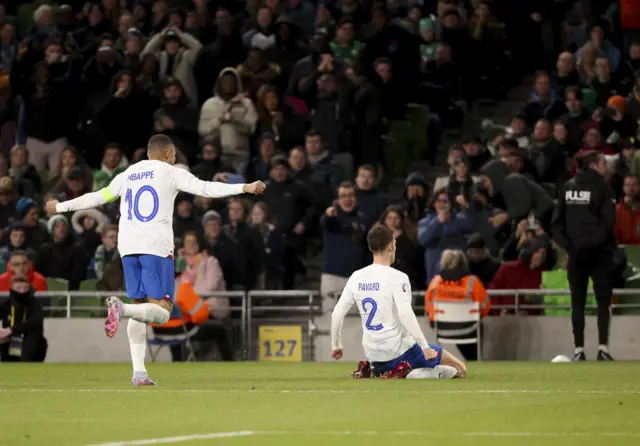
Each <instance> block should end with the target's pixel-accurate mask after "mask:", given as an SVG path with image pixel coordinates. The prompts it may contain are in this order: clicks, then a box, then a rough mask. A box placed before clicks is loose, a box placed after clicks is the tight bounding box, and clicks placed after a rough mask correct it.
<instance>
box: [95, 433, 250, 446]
mask: <svg viewBox="0 0 640 446" xmlns="http://www.w3.org/2000/svg"><path fill="white" fill-rule="evenodd" d="M255 434H256V433H255V432H253V431H238V432H213V433H210V434H194V435H182V436H179V437H163V438H148V439H146V440H131V441H115V442H111V443H96V444H93V445H89V446H138V445H148V444H169V443H184V442H185V441H195V440H212V439H215V438H230V437H250V436H252V435H255Z"/></svg>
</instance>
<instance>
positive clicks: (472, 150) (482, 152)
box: [453, 137, 491, 172]
mask: <svg viewBox="0 0 640 446" xmlns="http://www.w3.org/2000/svg"><path fill="white" fill-rule="evenodd" d="M460 146H461V147H462V150H463V151H464V156H462V157H461V158H463V159H467V161H468V164H467V167H468V169H469V171H471V172H477V171H478V170H480V168H481V167H482V166H484V164H485V163H486V162H487V161H489V160H490V159H491V153H489V151H488V150H487V148H486V147H485V145H484V143H483V142H482V140H481V139H480V138H478V137H472V138H466V139H463V140H462V141H461V142H460ZM453 166H454V167H455V164H454V165H453Z"/></svg>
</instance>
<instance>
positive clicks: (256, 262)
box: [223, 197, 282, 290]
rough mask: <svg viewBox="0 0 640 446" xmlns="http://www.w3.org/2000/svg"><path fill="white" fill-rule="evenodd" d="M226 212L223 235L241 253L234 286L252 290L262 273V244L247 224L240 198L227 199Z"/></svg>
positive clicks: (256, 232)
mask: <svg viewBox="0 0 640 446" xmlns="http://www.w3.org/2000/svg"><path fill="white" fill-rule="evenodd" d="M281 199H282V197H281ZM227 211H228V213H229V223H228V224H226V225H224V227H223V230H224V233H225V234H226V235H227V237H229V238H230V239H231V241H232V242H233V246H234V248H233V249H237V250H238V251H239V252H241V253H242V259H241V260H242V263H241V264H238V265H237V266H235V268H236V271H234V277H235V278H236V283H234V285H236V286H237V287H241V289H245V290H252V289H254V288H255V286H256V284H257V283H258V277H259V276H260V274H261V273H262V272H263V271H264V265H265V256H264V254H265V253H264V243H263V242H262V238H261V236H260V233H259V232H258V231H257V230H256V229H254V228H252V227H251V226H250V225H249V224H248V223H247V208H246V205H245V203H244V202H243V201H242V200H241V199H240V198H231V199H229V201H228V202H227ZM239 260H240V259H239Z"/></svg>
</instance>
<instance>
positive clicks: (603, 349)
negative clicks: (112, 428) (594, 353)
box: [598, 344, 609, 353]
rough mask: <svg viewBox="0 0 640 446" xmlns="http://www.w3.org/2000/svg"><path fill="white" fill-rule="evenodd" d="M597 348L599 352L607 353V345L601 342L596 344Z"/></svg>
mask: <svg viewBox="0 0 640 446" xmlns="http://www.w3.org/2000/svg"><path fill="white" fill-rule="evenodd" d="M598 350H600V351H601V352H605V353H609V347H607V346H606V345H603V344H600V345H598Z"/></svg>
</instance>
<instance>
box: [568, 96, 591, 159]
mask: <svg viewBox="0 0 640 446" xmlns="http://www.w3.org/2000/svg"><path fill="white" fill-rule="evenodd" d="M582 101H583V95H582V90H580V89H579V88H578V87H576V86H570V87H567V88H566V90H565V93H564V105H565V107H566V108H567V113H566V114H565V115H563V116H562V118H561V119H562V121H563V122H564V123H565V125H566V127H567V133H568V135H567V145H568V148H569V152H568V154H569V155H573V154H574V153H576V152H577V151H578V150H579V149H580V147H581V146H582V141H583V137H584V125H585V123H586V122H587V121H588V120H589V119H590V118H591V114H590V113H589V112H588V111H587V110H585V108H584V107H583V105H582Z"/></svg>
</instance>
